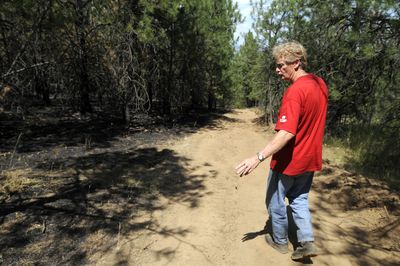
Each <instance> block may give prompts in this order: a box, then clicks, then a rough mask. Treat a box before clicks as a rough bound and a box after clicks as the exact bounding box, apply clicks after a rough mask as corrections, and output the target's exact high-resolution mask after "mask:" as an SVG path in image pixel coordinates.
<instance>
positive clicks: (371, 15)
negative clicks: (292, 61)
mask: <svg viewBox="0 0 400 266" xmlns="http://www.w3.org/2000/svg"><path fill="white" fill-rule="evenodd" d="M253 6H254V12H253V13H254V16H255V17H256V18H257V20H256V23H255V27H254V30H255V32H256V38H255V39H256V45H253V44H251V40H250V38H248V39H246V43H245V44H244V46H242V47H241V50H240V52H239V54H238V55H237V58H236V59H235V64H236V65H237V66H238V67H239V68H240V69H241V71H242V72H243V75H244V76H246V78H243V79H240V78H236V79H235V80H236V81H237V82H238V83H239V84H236V85H235V86H234V88H235V91H237V92H238V96H237V100H236V103H237V105H240V104H241V105H245V104H246V100H247V99H256V98H257V97H260V95H264V97H265V101H261V102H260V103H261V104H262V105H263V106H264V107H265V115H266V117H267V121H269V122H272V120H273V119H272V118H273V117H274V116H275V115H274V113H273V110H276V109H277V108H278V106H279V102H280V101H279V99H280V96H281V93H282V87H284V86H287V85H288V84H281V82H279V81H278V79H277V77H276V75H275V73H274V67H273V66H274V60H273V58H271V49H272V47H273V46H274V45H275V44H276V43H280V42H284V41H288V40H297V41H299V42H300V43H302V44H303V45H304V46H305V47H306V48H307V51H308V54H309V60H308V61H309V62H308V63H309V65H308V68H307V69H306V70H307V71H309V72H313V73H315V74H317V75H319V76H322V77H323V78H324V79H325V80H326V82H327V84H328V87H329V93H330V96H329V113H328V121H327V127H326V129H327V132H328V134H329V135H330V136H332V137H335V136H336V137H339V138H344V139H348V141H347V142H346V143H347V144H348V145H351V147H352V148H353V150H354V151H355V153H356V154H357V156H356V158H357V159H356V161H355V162H353V163H354V165H356V164H359V165H360V166H362V167H364V168H365V169H369V170H370V173H372V174H374V175H378V173H379V171H384V173H383V175H384V176H386V177H389V176H390V177H395V178H399V177H398V173H399V172H400V171H399V169H398V165H399V163H400V162H399V158H400V153H399V150H400V149H399V147H398V146H396V145H397V144H396V145H393V143H398V142H399V141H398V140H399V139H400V136H399V133H398V132H399V117H398V115H397V113H398V111H399V109H398V106H399V98H400V84H399V78H400V72H399V71H398V68H399V67H400V49H399V48H400V42H399V40H400V13H399V10H400V3H399V2H398V1H391V0H379V1H376V0H366V1H358V0H355V1H344V0H341V1H313V0H293V1H292V0H291V1H272V2H271V3H270V5H265V1H261V2H260V3H258V4H254V5H253ZM251 47H253V48H251ZM254 53H256V56H254V55H253V54H254ZM254 57H257V58H258V60H259V62H262V63H261V64H260V67H259V68H258V69H259V70H261V71H255V69H257V67H255V64H254V63H253V62H251V60H250V61H248V62H246V59H248V58H254ZM244 58H246V59H244ZM261 58H262V59H261ZM261 66H264V67H263V68H262V67H261ZM253 71H254V73H257V74H258V75H256V76H255V77H256V79H257V80H258V82H259V83H260V84H262V86H261V87H257V85H256V84H257V82H254V81H253V80H252V75H251V74H249V73H252V72H253ZM249 83H250V84H251V85H250V86H249ZM249 88H251V89H249ZM258 99H260V98H258ZM366 166H368V167H366ZM380 176H382V174H380Z"/></svg>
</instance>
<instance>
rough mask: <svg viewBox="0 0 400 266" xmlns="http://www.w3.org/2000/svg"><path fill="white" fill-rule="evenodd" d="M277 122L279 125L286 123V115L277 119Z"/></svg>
mask: <svg viewBox="0 0 400 266" xmlns="http://www.w3.org/2000/svg"><path fill="white" fill-rule="evenodd" d="M279 122H281V123H285V122H287V119H286V115H283V116H282V117H281V119H279Z"/></svg>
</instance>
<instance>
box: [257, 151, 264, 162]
mask: <svg viewBox="0 0 400 266" xmlns="http://www.w3.org/2000/svg"><path fill="white" fill-rule="evenodd" d="M257 157H258V160H259V161H260V162H262V161H264V160H265V157H264V154H262V153H261V152H257Z"/></svg>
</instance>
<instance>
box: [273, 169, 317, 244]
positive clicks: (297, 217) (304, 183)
mask: <svg viewBox="0 0 400 266" xmlns="http://www.w3.org/2000/svg"><path fill="white" fill-rule="evenodd" d="M313 177H314V172H306V173H303V174H300V175H296V176H287V175H284V174H281V173H277V172H274V171H273V170H272V169H271V170H270V172H269V176H268V187H267V197H266V200H265V203H266V205H267V209H268V214H269V219H270V220H271V224H272V236H273V239H274V241H275V242H276V243H278V244H286V243H287V242H288V218H287V211H286V204H285V197H287V198H288V200H289V205H290V207H291V209H292V213H293V220H294V223H295V224H296V227H297V230H296V233H297V239H298V241H299V242H306V241H314V234H313V229H312V223H311V214H310V210H309V208H308V193H309V191H310V188H311V184H312V180H313Z"/></svg>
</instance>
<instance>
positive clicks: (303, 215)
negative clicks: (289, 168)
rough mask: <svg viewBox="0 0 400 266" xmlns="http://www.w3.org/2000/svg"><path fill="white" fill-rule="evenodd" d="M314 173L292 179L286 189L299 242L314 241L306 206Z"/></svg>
mask: <svg viewBox="0 0 400 266" xmlns="http://www.w3.org/2000/svg"><path fill="white" fill-rule="evenodd" d="M313 177H314V173H313V172H307V173H304V174H301V175H298V176H296V177H295V178H294V179H293V185H292V187H291V188H290V189H289V190H288V191H287V194H286V196H287V198H288V199H289V204H290V208H291V209H292V214H293V220H294V223H295V224H296V227H297V231H296V233H297V239H298V241H299V242H306V241H314V234H313V228H312V222H311V213H310V209H309V206H308V194H309V192H310V188H311V184H312V181H313Z"/></svg>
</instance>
